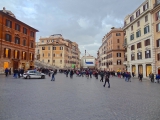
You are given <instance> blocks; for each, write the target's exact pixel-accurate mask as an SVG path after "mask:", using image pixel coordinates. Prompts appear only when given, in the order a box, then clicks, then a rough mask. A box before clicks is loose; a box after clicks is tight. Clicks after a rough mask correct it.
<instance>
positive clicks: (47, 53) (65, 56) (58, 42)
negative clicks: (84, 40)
mask: <svg viewBox="0 0 160 120" xmlns="http://www.w3.org/2000/svg"><path fill="white" fill-rule="evenodd" d="M36 49H37V54H39V56H40V58H39V60H40V61H41V62H43V63H46V64H48V65H51V66H55V67H58V68H60V69H68V68H78V67H79V66H80V62H79V56H80V51H79V48H78V44H77V43H75V42H72V41H70V40H67V39H64V38H63V36H62V35H61V34H54V35H51V36H50V37H41V38H40V39H39V43H38V45H37V48H36Z"/></svg>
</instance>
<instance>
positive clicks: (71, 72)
mask: <svg viewBox="0 0 160 120" xmlns="http://www.w3.org/2000/svg"><path fill="white" fill-rule="evenodd" d="M70 78H73V70H71V71H70Z"/></svg>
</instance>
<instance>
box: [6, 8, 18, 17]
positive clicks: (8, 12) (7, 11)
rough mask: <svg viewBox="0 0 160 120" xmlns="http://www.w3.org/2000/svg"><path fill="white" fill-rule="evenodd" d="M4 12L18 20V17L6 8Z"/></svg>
mask: <svg viewBox="0 0 160 120" xmlns="http://www.w3.org/2000/svg"><path fill="white" fill-rule="evenodd" d="M3 12H4V13H6V14H8V15H10V16H12V17H14V18H16V16H15V15H14V14H13V13H12V12H11V11H9V10H6V8H5V7H3Z"/></svg>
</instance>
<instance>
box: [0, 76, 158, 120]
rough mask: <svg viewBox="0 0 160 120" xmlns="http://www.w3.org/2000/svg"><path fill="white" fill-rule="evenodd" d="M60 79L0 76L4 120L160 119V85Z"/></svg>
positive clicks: (0, 110)
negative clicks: (105, 83)
mask: <svg viewBox="0 0 160 120" xmlns="http://www.w3.org/2000/svg"><path fill="white" fill-rule="evenodd" d="M55 77H56V81H50V79H51V78H50V77H48V76H47V77H46V79H23V78H20V79H14V78H13V77H12V76H9V77H7V78H6V77H5V76H4V75H1V76H0V120H159V119H160V84H157V83H150V81H148V80H144V81H143V82H139V81H138V79H136V78H132V82H125V80H124V79H121V78H117V77H111V78H110V83H111V88H107V86H106V87H105V88H104V87H103V83H102V82H100V80H96V79H95V78H94V77H93V78H92V79H86V78H85V77H76V76H74V77H73V79H70V78H66V77H65V75H64V74H60V73H58V74H57V75H56V76H55Z"/></svg>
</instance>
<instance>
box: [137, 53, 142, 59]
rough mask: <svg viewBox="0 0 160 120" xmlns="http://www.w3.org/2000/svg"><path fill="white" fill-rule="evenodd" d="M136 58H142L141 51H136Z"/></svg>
mask: <svg viewBox="0 0 160 120" xmlns="http://www.w3.org/2000/svg"><path fill="white" fill-rule="evenodd" d="M137 59H138V60H141V59H142V52H139V53H137Z"/></svg>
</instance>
